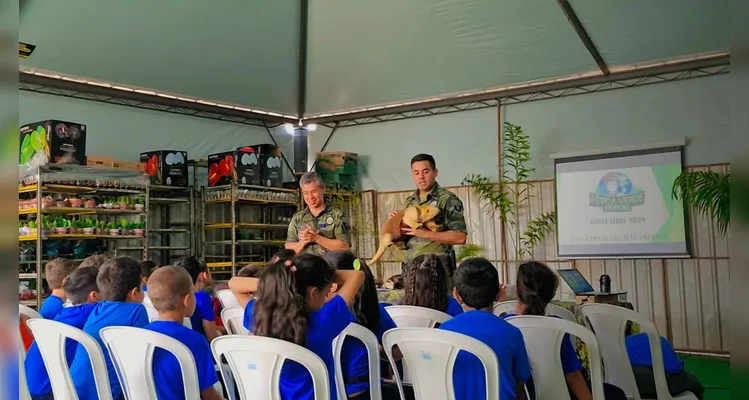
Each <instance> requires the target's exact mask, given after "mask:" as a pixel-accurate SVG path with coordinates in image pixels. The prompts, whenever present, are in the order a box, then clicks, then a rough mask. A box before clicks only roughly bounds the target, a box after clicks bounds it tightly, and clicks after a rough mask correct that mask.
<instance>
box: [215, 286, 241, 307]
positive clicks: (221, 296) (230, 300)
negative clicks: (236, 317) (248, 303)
mask: <svg viewBox="0 0 749 400" xmlns="http://www.w3.org/2000/svg"><path fill="white" fill-rule="evenodd" d="M216 297H218V301H219V303H221V308H229V307H239V308H242V305H241V304H239V300H237V297H236V296H234V293H232V292H231V290H229V289H221V290H219V291H217V292H216Z"/></svg>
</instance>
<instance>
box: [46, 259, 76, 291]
mask: <svg viewBox="0 0 749 400" xmlns="http://www.w3.org/2000/svg"><path fill="white" fill-rule="evenodd" d="M76 268H77V267H76V265H75V264H74V263H72V262H71V261H70V260H68V259H65V258H55V259H54V260H50V261H49V262H47V264H46V265H45V266H44V278H45V279H46V280H47V285H49V288H50V289H60V288H62V282H63V281H64V280H65V278H66V277H67V276H68V275H70V273H71V272H73V270H75V269H76Z"/></svg>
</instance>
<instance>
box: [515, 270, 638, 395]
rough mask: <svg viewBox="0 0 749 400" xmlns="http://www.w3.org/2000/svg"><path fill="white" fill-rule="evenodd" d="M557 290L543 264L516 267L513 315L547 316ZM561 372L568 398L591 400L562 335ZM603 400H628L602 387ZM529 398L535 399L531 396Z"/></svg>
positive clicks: (573, 353)
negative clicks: (516, 303)
mask: <svg viewBox="0 0 749 400" xmlns="http://www.w3.org/2000/svg"><path fill="white" fill-rule="evenodd" d="M558 286H559V278H558V277H557V274H556V273H555V272H554V271H552V270H551V269H550V268H549V267H547V266H546V265H545V264H542V263H540V262H536V261H529V262H526V263H523V264H521V265H520V266H519V267H518V275H517V285H516V288H515V290H516V292H517V297H518V305H517V309H516V310H515V312H516V313H517V314H518V315H540V316H545V315H546V306H547V305H548V304H549V303H550V302H551V301H552V300H553V299H554V296H555V295H556V293H557V287H558ZM512 315H513V314H506V315H505V316H504V318H509V317H511V316H512ZM561 357H562V370H564V376H565V379H566V380H567V388H568V389H569V392H570V393H569V394H570V398H571V399H572V400H575V399H579V400H590V399H592V394H591V392H590V382H588V381H587V380H586V379H585V377H584V376H583V373H582V370H583V367H582V365H581V364H580V359H579V358H578V357H577V352H576V351H575V347H574V346H573V345H572V340H571V338H570V335H569V334H566V335H564V340H562V349H561ZM532 389H533V386H532V384H528V390H529V392H532V391H533V390H532ZM603 391H604V396H605V397H606V399H607V400H614V399H617V400H618V399H621V400H625V399H626V398H627V397H626V396H625V395H624V392H623V391H622V390H621V389H619V388H618V387H616V386H614V385H610V384H608V383H604V384H603ZM531 398H534V396H533V395H531Z"/></svg>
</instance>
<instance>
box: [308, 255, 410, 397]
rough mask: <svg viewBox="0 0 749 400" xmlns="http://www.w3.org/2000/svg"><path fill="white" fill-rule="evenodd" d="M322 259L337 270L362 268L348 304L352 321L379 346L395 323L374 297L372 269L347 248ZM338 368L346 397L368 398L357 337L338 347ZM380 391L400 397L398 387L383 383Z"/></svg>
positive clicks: (364, 354)
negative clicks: (359, 284)
mask: <svg viewBox="0 0 749 400" xmlns="http://www.w3.org/2000/svg"><path fill="white" fill-rule="evenodd" d="M323 258H324V259H325V261H327V262H328V264H330V266H331V267H333V268H335V269H337V270H339V271H342V270H346V271H362V272H363V273H364V276H365V278H364V285H362V287H361V288H360V289H359V292H358V293H357V294H356V298H355V299H354V302H353V303H352V304H351V311H352V314H353V316H354V322H356V323H357V324H359V325H362V326H364V327H365V328H367V329H369V330H370V331H372V333H374V334H375V336H377V341H378V342H380V345H381V344H382V334H383V333H385V332H386V331H387V330H389V329H393V328H395V327H396V326H395V322H394V321H393V319H392V318H390V314H388V313H387V311H385V307H384V306H383V305H380V304H379V302H378V300H377V287H376V286H375V279H374V275H372V271H371V270H370V269H369V267H368V266H367V265H366V264H365V263H364V262H363V261H362V260H360V259H358V258H356V256H355V255H354V253H352V252H350V251H348V250H334V251H329V252H327V253H325V254H324V255H323ZM337 292H338V288H337V287H335V285H334V289H333V290H331V296H335V295H336V294H337ZM341 367H342V369H343V380H344V382H345V383H346V395H347V396H348V398H349V399H357V400H368V399H370V394H369V364H368V360H367V349H366V348H365V347H364V344H363V343H362V342H361V341H360V340H359V339H356V338H352V337H347V338H346V340H344V342H343V348H342V350H341ZM378 367H379V366H378ZM382 392H383V398H385V399H388V398H400V395H399V394H398V388H397V387H395V386H394V385H382Z"/></svg>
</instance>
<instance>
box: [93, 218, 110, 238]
mask: <svg viewBox="0 0 749 400" xmlns="http://www.w3.org/2000/svg"><path fill="white" fill-rule="evenodd" d="M95 227H96V229H95V230H94V234H96V235H105V234H106V230H107V221H104V220H98V221H96V225H95Z"/></svg>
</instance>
